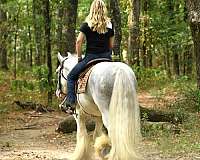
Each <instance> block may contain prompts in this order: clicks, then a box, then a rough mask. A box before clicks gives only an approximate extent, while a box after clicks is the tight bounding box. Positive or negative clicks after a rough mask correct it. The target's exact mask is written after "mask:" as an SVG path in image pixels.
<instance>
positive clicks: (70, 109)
mask: <svg viewBox="0 0 200 160" xmlns="http://www.w3.org/2000/svg"><path fill="white" fill-rule="evenodd" d="M76 103H77V97H76V92H75V81H74V80H72V79H68V81H67V95H66V97H65V99H64V100H63V102H62V104H61V105H62V107H61V108H62V110H63V111H65V112H67V113H70V114H73V113H74V112H75V109H76Z"/></svg>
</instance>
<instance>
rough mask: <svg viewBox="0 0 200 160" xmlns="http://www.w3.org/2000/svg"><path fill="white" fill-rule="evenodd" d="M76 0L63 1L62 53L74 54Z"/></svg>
mask: <svg viewBox="0 0 200 160" xmlns="http://www.w3.org/2000/svg"><path fill="white" fill-rule="evenodd" d="M77 8H78V0H64V21H63V39H62V45H63V47H62V48H63V51H64V54H67V52H71V53H75V42H76V34H75V30H76V18H77Z"/></svg>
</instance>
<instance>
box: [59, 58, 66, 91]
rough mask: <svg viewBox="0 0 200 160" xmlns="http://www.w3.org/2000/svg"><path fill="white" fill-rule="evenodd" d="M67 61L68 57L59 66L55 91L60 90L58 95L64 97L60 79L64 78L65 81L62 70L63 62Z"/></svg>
mask: <svg viewBox="0 0 200 160" xmlns="http://www.w3.org/2000/svg"><path fill="white" fill-rule="evenodd" d="M67 59H68V57H66V58H65V59H64V60H63V61H62V63H61V64H60V68H59V70H58V71H57V72H58V84H57V90H60V93H61V94H63V95H66V94H65V93H63V92H62V85H61V78H64V79H65V80H66V81H67V77H65V75H64V73H63V68H64V63H65V61H66V60H67Z"/></svg>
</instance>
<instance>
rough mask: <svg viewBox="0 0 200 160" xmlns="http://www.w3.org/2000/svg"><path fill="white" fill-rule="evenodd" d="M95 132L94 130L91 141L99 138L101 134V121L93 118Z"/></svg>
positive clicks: (98, 118) (99, 118)
mask: <svg viewBox="0 0 200 160" xmlns="http://www.w3.org/2000/svg"><path fill="white" fill-rule="evenodd" d="M94 120H95V130H94V134H93V140H94V141H95V139H96V138H97V137H100V136H101V135H102V134H103V130H102V129H103V121H102V118H101V117H95V118H94Z"/></svg>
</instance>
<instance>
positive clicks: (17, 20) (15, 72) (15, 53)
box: [14, 6, 20, 79]
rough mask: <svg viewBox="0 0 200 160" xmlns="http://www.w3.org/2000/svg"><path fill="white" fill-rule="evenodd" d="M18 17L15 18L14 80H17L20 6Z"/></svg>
mask: <svg viewBox="0 0 200 160" xmlns="http://www.w3.org/2000/svg"><path fill="white" fill-rule="evenodd" d="M18 7H19V8H18V11H17V15H16V16H15V17H14V22H15V23H16V24H15V25H16V26H15V38H14V78H15V79H16V78H17V38H18V28H19V13H20V6H18Z"/></svg>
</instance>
